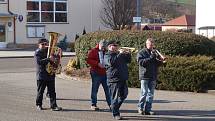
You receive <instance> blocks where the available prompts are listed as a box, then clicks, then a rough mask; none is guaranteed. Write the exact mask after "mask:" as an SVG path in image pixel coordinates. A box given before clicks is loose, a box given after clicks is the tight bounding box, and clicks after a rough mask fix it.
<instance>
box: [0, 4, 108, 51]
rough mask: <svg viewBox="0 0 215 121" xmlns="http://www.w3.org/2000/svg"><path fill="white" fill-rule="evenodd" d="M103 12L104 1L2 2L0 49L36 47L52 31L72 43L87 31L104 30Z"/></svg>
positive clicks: (0, 9)
mask: <svg viewBox="0 0 215 121" xmlns="http://www.w3.org/2000/svg"><path fill="white" fill-rule="evenodd" d="M101 8H102V2H101V0H0V47H4V46H7V45H10V44H16V45H35V44H36V43H37V40H38V39H39V38H42V37H46V38H48V35H47V32H49V31H55V32H59V33H61V34H63V35H67V38H68V41H69V42H71V41H73V40H74V38H75V35H76V34H82V32H83V29H84V28H85V30H86V32H92V31H97V30H102V29H105V27H104V26H103V25H102V24H101V21H100V17H99V16H100V11H101ZM62 38H63V37H62ZM60 39H61V38H60Z"/></svg>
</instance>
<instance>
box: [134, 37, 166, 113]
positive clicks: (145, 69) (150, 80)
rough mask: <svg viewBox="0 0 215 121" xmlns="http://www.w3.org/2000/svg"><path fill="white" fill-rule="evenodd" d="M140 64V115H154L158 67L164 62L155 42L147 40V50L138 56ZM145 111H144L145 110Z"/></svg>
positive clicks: (140, 52) (150, 39)
mask: <svg viewBox="0 0 215 121" xmlns="http://www.w3.org/2000/svg"><path fill="white" fill-rule="evenodd" d="M137 61H138V64H139V79H140V80H141V94H140V99H139V103H138V113H139V114H141V115H144V114H145V115H153V114H154V112H152V110H151V109H152V102H153V97H154V90H155V86H156V80H157V74H158V66H159V65H161V64H162V63H163V61H164V58H161V57H160V55H159V54H158V53H157V52H156V50H155V45H154V40H153V39H152V38H149V39H147V40H146V48H144V49H142V50H140V51H139V52H138V54H137ZM144 108H145V110H144V111H143V109H144Z"/></svg>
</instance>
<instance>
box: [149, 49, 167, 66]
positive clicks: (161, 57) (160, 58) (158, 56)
mask: <svg viewBox="0 0 215 121" xmlns="http://www.w3.org/2000/svg"><path fill="white" fill-rule="evenodd" d="M151 52H155V54H156V59H157V60H159V61H162V62H163V63H166V59H167V57H165V56H164V55H163V54H161V53H160V52H159V51H158V50H157V49H153V50H152V51H151Z"/></svg>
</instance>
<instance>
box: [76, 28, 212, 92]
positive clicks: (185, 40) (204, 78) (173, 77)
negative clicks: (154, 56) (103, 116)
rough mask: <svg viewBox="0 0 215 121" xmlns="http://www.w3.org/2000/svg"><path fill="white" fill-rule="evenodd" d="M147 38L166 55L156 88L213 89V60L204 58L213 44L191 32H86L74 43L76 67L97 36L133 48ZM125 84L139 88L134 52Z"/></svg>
mask: <svg viewBox="0 0 215 121" xmlns="http://www.w3.org/2000/svg"><path fill="white" fill-rule="evenodd" d="M149 37H153V38H155V39H156V40H155V41H156V46H157V49H158V50H160V52H161V53H162V54H164V55H168V56H169V59H168V60H167V63H166V64H165V65H164V66H162V67H161V68H160V74H159V81H158V85H157V88H158V89H165V90H181V91H196V92H203V91H205V90H207V89H215V85H214V82H213V78H214V77H215V71H213V70H215V66H214V65H215V62H214V61H213V60H212V57H206V55H207V56H214V54H215V48H214V47H215V43H214V42H213V41H211V40H209V39H207V38H205V37H203V36H199V35H195V34H191V33H171V32H160V31H141V32H135V31H133V32H132V31H109V32H94V33H88V34H86V35H84V36H81V37H80V38H79V39H77V41H76V42H75V50H76V55H77V58H78V60H79V64H80V68H84V67H87V66H88V65H87V64H86V61H85V60H86V57H87V52H88V50H89V49H91V48H93V47H95V45H96V43H98V42H99V41H100V40H101V39H106V40H116V41H120V44H121V46H127V47H134V48H137V49H138V50H140V49H142V48H144V46H145V40H146V39H147V38H149ZM185 55H186V57H185ZM196 55H199V56H196ZM200 55H205V56H200ZM180 56H181V57H180ZM183 56H184V57H183ZM188 56H190V57H188ZM128 85H129V86H130V87H140V81H139V80H138V65H137V62H136V53H133V54H132V62H131V63H130V64H129V80H128Z"/></svg>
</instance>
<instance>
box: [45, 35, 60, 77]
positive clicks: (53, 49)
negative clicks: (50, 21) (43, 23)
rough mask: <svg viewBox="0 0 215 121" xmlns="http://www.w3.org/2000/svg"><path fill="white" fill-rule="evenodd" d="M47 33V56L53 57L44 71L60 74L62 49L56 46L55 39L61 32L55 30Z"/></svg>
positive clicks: (56, 39) (50, 73)
mask: <svg viewBox="0 0 215 121" xmlns="http://www.w3.org/2000/svg"><path fill="white" fill-rule="evenodd" d="M48 34H49V46H48V53H47V58H53V60H54V61H51V62H49V63H48V64H47V66H46V71H47V72H48V74H49V75H54V74H60V73H61V70H62V66H61V56H62V50H61V49H60V48H59V47H57V41H58V38H59V36H60V35H61V34H59V33H57V32H48Z"/></svg>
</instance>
